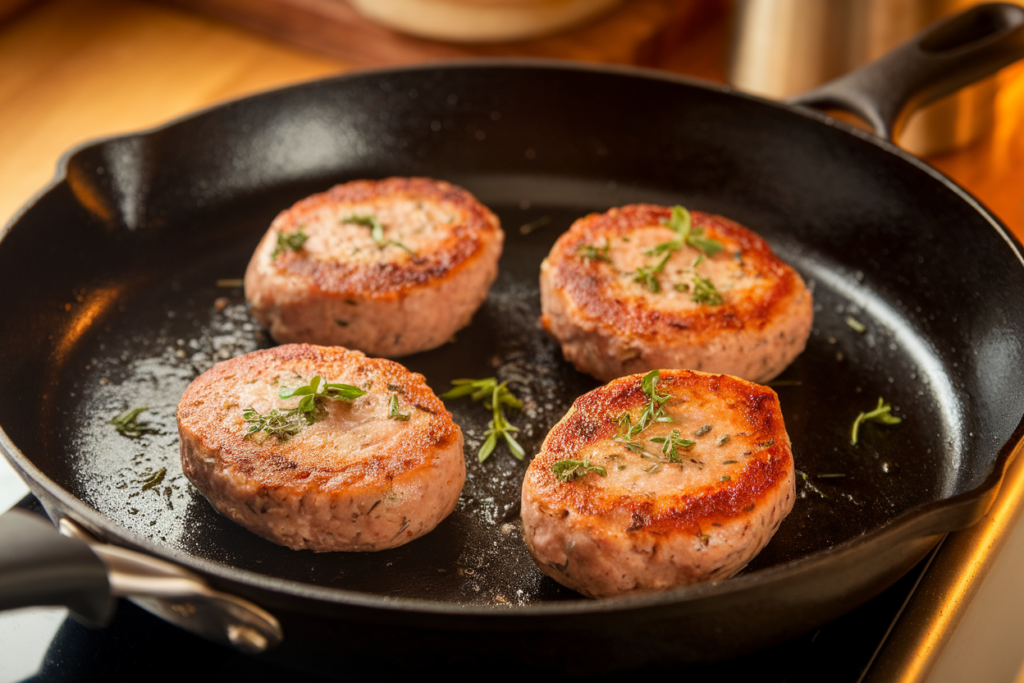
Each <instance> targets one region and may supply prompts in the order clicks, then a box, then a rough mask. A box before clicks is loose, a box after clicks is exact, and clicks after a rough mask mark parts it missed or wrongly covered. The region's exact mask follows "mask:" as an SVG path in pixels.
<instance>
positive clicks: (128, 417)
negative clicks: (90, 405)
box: [107, 408, 160, 439]
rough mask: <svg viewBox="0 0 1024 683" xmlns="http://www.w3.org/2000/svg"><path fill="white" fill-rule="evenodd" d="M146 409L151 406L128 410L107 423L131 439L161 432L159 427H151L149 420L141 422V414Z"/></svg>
mask: <svg viewBox="0 0 1024 683" xmlns="http://www.w3.org/2000/svg"><path fill="white" fill-rule="evenodd" d="M146 410H149V408H133V409H131V410H126V411H124V412H123V413H121V414H120V415H117V416H115V417H114V418H113V419H111V420H108V421H107V424H112V425H114V429H116V430H117V433H118V434H120V435H121V436H127V437H128V438H129V439H138V438H139V437H141V436H144V435H146V434H159V433H160V430H159V429H157V428H156V427H151V426H150V425H149V423H148V422H141V421H140V420H139V415H140V414H142V412H143V411H146Z"/></svg>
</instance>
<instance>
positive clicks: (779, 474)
mask: <svg viewBox="0 0 1024 683" xmlns="http://www.w3.org/2000/svg"><path fill="white" fill-rule="evenodd" d="M660 375H661V376H660V381H659V385H658V386H659V390H660V392H661V393H663V394H665V393H667V394H670V395H671V396H673V397H676V398H675V399H674V400H680V399H681V400H684V401H686V402H688V403H690V404H693V405H697V404H701V403H707V404H711V403H716V405H720V406H721V409H722V410H728V411H729V412H730V413H732V417H731V419H732V420H734V421H735V420H739V422H740V423H741V425H742V430H737V433H734V434H733V435H732V437H731V438H732V440H731V442H730V445H731V447H733V448H735V447H736V446H738V445H739V444H740V443H743V444H744V445H743V448H746V449H747V452H745V453H744V455H745V459H744V462H743V464H742V465H741V469H739V470H738V471H737V472H736V473H735V474H734V475H733V476H732V477H731V478H730V479H729V480H728V481H713V482H709V483H707V484H705V485H703V486H701V487H700V488H699V489H697V490H686V491H682V492H678V493H674V494H665V493H662V494H659V495H658V496H656V497H648V496H644V495H635V494H631V493H629V492H624V491H617V490H615V491H606V490H604V487H603V486H602V484H603V483H604V482H603V481H602V479H603V478H601V477H600V476H599V475H597V474H590V475H587V476H585V477H583V478H581V479H575V480H572V481H570V482H561V481H559V480H558V478H557V477H556V476H555V473H554V471H553V470H552V466H553V465H554V464H555V463H556V462H558V461H560V460H567V459H577V457H578V456H577V454H578V453H580V451H581V450H583V449H584V448H586V447H587V446H588V445H590V444H593V443H595V442H597V441H601V440H604V439H609V438H612V437H614V436H615V435H616V433H617V431H618V429H619V427H618V424H617V421H616V419H617V417H618V416H619V415H621V414H622V412H624V411H632V412H633V414H634V415H636V414H638V412H639V411H640V410H641V409H642V407H643V406H645V405H646V404H647V402H648V398H647V396H646V395H645V394H644V392H643V389H642V387H641V375H632V376H629V377H623V378H620V379H617V380H614V381H613V382H611V383H609V384H607V385H605V386H603V387H599V388H598V389H595V390H594V391H591V392H590V393H588V394H585V395H583V396H581V397H580V398H578V399H577V400H576V402H575V403H574V404H573V406H572V409H571V410H570V411H569V413H568V414H567V415H566V416H565V417H564V418H563V419H562V420H561V421H560V422H559V423H558V424H557V425H555V427H554V428H553V429H552V430H551V431H550V432H549V433H548V436H547V438H546V439H545V441H544V444H543V445H542V446H541V451H540V454H538V455H537V457H536V458H534V460H533V461H532V462H531V463H530V467H529V470H528V472H527V480H528V485H529V486H530V487H531V488H532V490H533V494H532V495H533V497H534V498H535V499H540V500H543V501H544V506H545V507H546V508H549V509H551V510H559V509H562V510H571V511H572V512H574V513H575V514H576V515H580V516H582V517H581V518H582V519H586V518H591V519H596V520H601V521H600V524H601V525H606V526H607V527H608V528H615V529H618V530H620V531H623V530H625V531H629V532H631V533H643V534H650V535H654V536H667V535H670V534H676V533H684V534H688V535H695V534H699V533H701V530H702V529H707V528H709V526H711V525H725V524H727V523H729V522H731V521H735V520H737V519H741V518H743V517H745V516H747V515H748V514H749V513H750V512H751V511H752V510H754V509H755V508H756V507H758V506H760V505H761V504H762V502H763V501H764V500H766V499H768V498H772V497H773V496H774V495H775V492H776V491H777V489H778V488H779V487H780V486H782V485H783V484H784V483H785V482H786V481H787V479H789V478H791V477H792V471H793V456H792V451H791V449H790V443H789V438H788V436H787V434H786V429H785V425H784V423H783V420H782V414H781V411H780V408H779V403H778V397H777V396H776V394H775V392H774V391H772V390H771V389H769V388H767V387H763V386H760V385H757V384H753V383H751V382H747V381H744V380H741V379H738V378H736V377H730V376H728V375H712V374H705V373H701V372H693V371H688V370H663V371H661V373H660ZM684 406H685V404H684Z"/></svg>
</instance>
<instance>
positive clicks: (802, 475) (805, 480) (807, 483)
mask: <svg viewBox="0 0 1024 683" xmlns="http://www.w3.org/2000/svg"><path fill="white" fill-rule="evenodd" d="M796 474H797V476H798V477H800V480H801V481H802V482H803V483H804V488H805V489H807V490H808V491H813V492H814V493H817V494H818V495H819V496H821V497H822V498H828V496H826V495H825V492H824V491H822V490H821V489H819V488H818V487H817V486H815V485H814V484H812V483H811V482H810V480H809V479H808V478H807V473H806V472H801V471H800V470H796Z"/></svg>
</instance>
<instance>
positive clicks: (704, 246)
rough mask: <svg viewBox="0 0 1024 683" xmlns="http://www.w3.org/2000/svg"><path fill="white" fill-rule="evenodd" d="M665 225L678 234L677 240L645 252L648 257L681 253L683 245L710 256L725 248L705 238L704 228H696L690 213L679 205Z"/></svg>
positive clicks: (713, 240)
mask: <svg viewBox="0 0 1024 683" xmlns="http://www.w3.org/2000/svg"><path fill="white" fill-rule="evenodd" d="M665 225H667V226H668V227H669V228H670V229H671V230H673V231H674V232H675V233H676V235H677V237H676V239H674V240H672V241H670V242H662V243H661V244H659V245H657V246H655V247H654V248H653V249H649V250H647V251H646V252H645V254H646V255H647V256H657V255H659V254H663V253H665V252H666V251H668V252H673V251H679V250H680V249H682V248H683V244H689V245H690V246H691V247H693V248H694V249H697V250H698V251H702V252H704V253H705V254H707V255H708V256H714V255H715V254H717V253H718V252H720V251H722V249H724V248H725V247H723V246H722V243H721V242H719V241H718V240H716V239H712V238H710V237H705V236H704V228H694V227H693V218H692V217H691V216H690V212H689V211H687V210H686V209H684V208H683V207H681V206H679V205H676V206H673V207H672V215H671V216H669V219H668V221H667V222H666V223H665Z"/></svg>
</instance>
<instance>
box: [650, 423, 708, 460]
mask: <svg viewBox="0 0 1024 683" xmlns="http://www.w3.org/2000/svg"><path fill="white" fill-rule="evenodd" d="M651 441H652V442H653V443H660V444H661V454H662V455H664V456H666V457H668V461H669V462H682V461H683V459H682V458H680V457H679V449H680V448H683V449H686V448H693V447H694V446H696V445H697V442H696V441H690V440H689V439H684V438H683V437H682V436H680V434H679V430H678V429H673V430H672V432H671V433H670V434H669V435H668V436H656V437H654V438H652V439H651Z"/></svg>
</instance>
